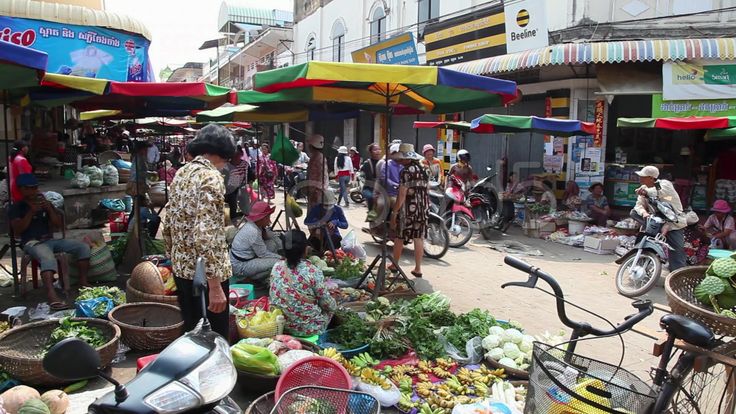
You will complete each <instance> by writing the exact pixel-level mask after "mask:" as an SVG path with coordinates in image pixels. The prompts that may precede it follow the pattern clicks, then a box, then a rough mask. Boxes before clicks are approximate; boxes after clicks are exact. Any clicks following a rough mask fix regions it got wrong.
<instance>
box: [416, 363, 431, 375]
mask: <svg viewBox="0 0 736 414" xmlns="http://www.w3.org/2000/svg"><path fill="white" fill-rule="evenodd" d="M417 368H419V370H420V371H422V372H423V373H425V374H431V373H432V363H431V362H429V361H419V363H418V364H417Z"/></svg>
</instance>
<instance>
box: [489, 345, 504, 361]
mask: <svg viewBox="0 0 736 414" xmlns="http://www.w3.org/2000/svg"><path fill="white" fill-rule="evenodd" d="M503 357H504V352H503V349H501V348H493V349H491V350H490V351H488V353H487V354H486V358H490V359H492V360H494V361H498V360H499V359H501V358H503Z"/></svg>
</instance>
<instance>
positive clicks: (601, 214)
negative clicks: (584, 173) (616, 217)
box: [583, 183, 611, 226]
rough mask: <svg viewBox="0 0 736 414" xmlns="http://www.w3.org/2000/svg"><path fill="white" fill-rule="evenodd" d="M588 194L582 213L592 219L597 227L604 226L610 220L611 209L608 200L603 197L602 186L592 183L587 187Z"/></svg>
mask: <svg viewBox="0 0 736 414" xmlns="http://www.w3.org/2000/svg"><path fill="white" fill-rule="evenodd" d="M588 191H590V194H589V195H588V197H587V198H586V199H585V203H584V204H583V211H584V212H585V214H587V215H588V216H589V217H591V218H592V219H593V221H594V222H595V224H596V225H597V226H605V225H606V222H608V219H609V218H611V207H610V206H609V205H608V199H607V198H606V196H604V195H603V184H601V183H593V184H592V185H591V186H590V187H588Z"/></svg>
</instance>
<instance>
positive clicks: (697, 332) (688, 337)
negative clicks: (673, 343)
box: [659, 314, 716, 348]
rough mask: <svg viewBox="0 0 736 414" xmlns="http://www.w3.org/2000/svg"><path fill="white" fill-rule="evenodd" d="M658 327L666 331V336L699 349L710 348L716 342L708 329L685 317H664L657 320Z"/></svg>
mask: <svg viewBox="0 0 736 414" xmlns="http://www.w3.org/2000/svg"><path fill="white" fill-rule="evenodd" d="M659 326H661V327H662V329H664V330H665V331H667V334H668V335H671V336H674V337H675V338H677V339H681V340H683V341H685V342H687V343H689V344H691V345H695V346H699V347H701V348H711V347H712V346H713V345H714V344H715V342H716V337H715V335H714V334H713V331H712V330H711V329H710V328H709V327H707V326H705V325H703V324H702V323H701V322H699V321H696V320H693V319H690V318H688V317H686V316H682V315H672V314H670V315H665V316H663V317H662V319H660V320H659Z"/></svg>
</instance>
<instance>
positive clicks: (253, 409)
mask: <svg viewBox="0 0 736 414" xmlns="http://www.w3.org/2000/svg"><path fill="white" fill-rule="evenodd" d="M275 406H276V400H275V399H274V392H273V391H271V392H269V393H266V394H263V395H261V396H260V397H258V398H257V399H256V400H255V401H253V402H252V403H251V404H250V405H249V406H248V408H246V409H245V414H270V413H271V410H273V408H274V407H275Z"/></svg>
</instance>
